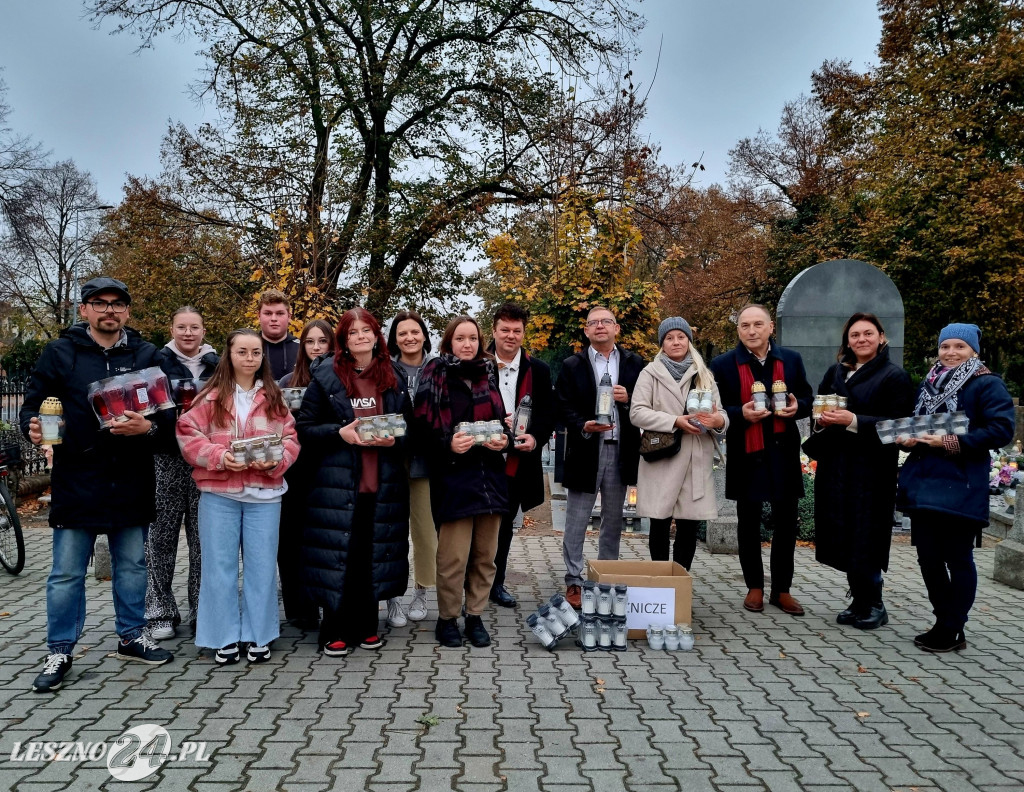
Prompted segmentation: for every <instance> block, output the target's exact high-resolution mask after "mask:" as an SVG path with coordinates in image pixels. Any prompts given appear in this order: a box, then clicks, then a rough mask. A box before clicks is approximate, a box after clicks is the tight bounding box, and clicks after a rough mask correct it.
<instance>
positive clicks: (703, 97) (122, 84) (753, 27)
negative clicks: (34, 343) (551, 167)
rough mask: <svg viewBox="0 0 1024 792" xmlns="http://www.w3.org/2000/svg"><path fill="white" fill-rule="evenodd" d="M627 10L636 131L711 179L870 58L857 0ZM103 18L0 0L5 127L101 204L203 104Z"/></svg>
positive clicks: (698, 1)
mask: <svg viewBox="0 0 1024 792" xmlns="http://www.w3.org/2000/svg"><path fill="white" fill-rule="evenodd" d="M640 10H641V11H642V12H643V14H644V16H645V17H646V18H647V20H648V24H647V28H646V30H645V31H644V33H643V34H642V36H641V39H640V45H641V47H642V49H643V54H642V56H641V57H640V59H639V61H638V62H637V63H636V64H635V66H634V73H635V77H634V82H635V83H636V84H637V85H638V86H641V88H642V90H641V94H643V93H646V90H647V88H648V87H649V88H650V95H649V98H648V107H649V114H648V119H647V122H646V124H645V130H646V132H647V133H648V134H649V136H650V139H651V141H652V142H655V143H660V144H661V145H662V160H663V161H664V162H666V163H669V164H678V163H685V164H689V163H691V162H693V161H694V160H696V159H697V158H698V157H700V156H701V154H702V153H703V163H704V165H705V167H706V168H707V170H706V171H705V173H704V174H702V176H701V182H700V183H701V184H704V185H707V184H711V183H714V182H720V183H724V182H725V180H726V173H727V166H728V151H729V149H730V148H732V147H733V146H734V145H735V144H736V142H737V141H738V140H740V139H741V138H743V137H747V136H751V135H753V134H755V133H756V132H757V130H758V128H759V127H763V128H766V129H772V130H774V129H775V127H776V126H777V124H778V119H779V114H780V111H781V109H782V106H783V104H785V103H786V102H787V101H790V100H792V99H795V98H796V97H797V96H799V95H800V94H801V93H809V91H810V75H811V72H812V71H813V70H814V69H816V68H818V67H819V66H820V65H821V64H822V62H823V61H825V60H831V59H837V58H838V59H843V60H849V61H851V62H852V63H853V65H854V67H856V68H858V69H861V70H863V69H864V68H866V67H867V66H868V65H869V64H871V63H873V62H874V58H875V48H876V46H877V44H878V38H879V33H880V30H881V24H880V22H879V20H878V15H877V11H876V8H875V4H874V3H873V2H870V0H770V2H769V1H768V0H646V1H645V2H643V3H642V5H641V6H640ZM109 29H110V25H107V26H105V27H104V28H103V29H100V30H97V29H94V28H93V27H92V26H91V24H90V23H89V22H88V21H87V20H86V19H85V18H84V17H83V13H82V6H81V3H80V1H79V0H0V67H3V73H2V77H3V80H4V82H6V84H7V88H8V91H7V102H8V104H10V105H11V106H12V109H13V113H12V115H11V118H10V122H11V125H12V126H13V127H14V129H15V130H16V131H17V132H19V133H22V134H29V135H32V136H33V137H34V138H36V139H37V140H39V141H41V142H42V143H43V145H44V146H45V147H46V148H47V149H49V150H50V151H52V153H53V156H54V157H55V158H56V159H69V158H70V159H73V160H74V161H75V162H76V164H77V165H78V166H79V167H80V168H82V169H84V170H88V171H89V172H91V173H92V175H93V176H94V178H95V179H96V181H97V184H98V186H99V194H100V199H101V201H102V202H103V203H117V202H119V201H120V199H121V196H122V193H121V186H122V184H123V183H124V179H125V174H129V173H130V174H134V175H140V176H141V175H148V176H156V175H158V174H159V172H160V160H159V156H160V141H161V139H162V137H163V134H164V132H165V131H166V129H167V124H168V122H169V121H184V122H185V123H186V124H189V125H195V124H197V123H199V122H201V121H202V120H204V119H205V120H211V119H212V118H213V113H214V110H213V109H212V108H209V107H207V108H205V109H204V108H201V107H199V106H197V105H196V103H195V102H194V101H193V99H192V97H191V94H190V93H189V90H188V85H189V83H190V82H191V81H192V80H193V79H194V78H195V76H196V74H197V71H198V69H199V68H200V66H201V61H200V59H198V58H197V57H196V56H195V55H194V50H195V49H196V46H195V45H194V44H190V43H188V42H184V43H183V42H179V41H178V40H176V39H175V38H174V37H172V36H164V37H162V38H159V39H157V41H156V45H155V48H154V49H150V50H145V51H142V52H138V53H137V52H135V50H136V48H137V47H138V40H137V39H135V38H133V37H132V36H130V35H125V34H121V35H110V33H109ZM659 46H660V47H661V55H660V63H658V60H657V58H658V49H659ZM656 67H657V76H655V68H656ZM652 81H653V85H652Z"/></svg>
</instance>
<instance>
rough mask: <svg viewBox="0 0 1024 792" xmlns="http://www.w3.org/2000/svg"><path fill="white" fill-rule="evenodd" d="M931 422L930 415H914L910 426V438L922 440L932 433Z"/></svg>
mask: <svg viewBox="0 0 1024 792" xmlns="http://www.w3.org/2000/svg"><path fill="white" fill-rule="evenodd" d="M932 428H933V422H932V417H931V416H930V415H915V416H914V417H913V419H912V423H911V426H910V431H911V436H912V437H915V438H918V439H920V438H922V437H924V436H925V435H930V434H931V433H932Z"/></svg>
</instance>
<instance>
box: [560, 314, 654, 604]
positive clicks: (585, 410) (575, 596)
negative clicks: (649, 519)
mask: <svg viewBox="0 0 1024 792" xmlns="http://www.w3.org/2000/svg"><path fill="white" fill-rule="evenodd" d="M584 332H585V333H586V336H587V340H588V341H589V342H590V345H589V346H587V347H585V348H584V349H583V350H582V351H580V352H578V353H576V354H575V355H573V356H572V357H570V358H567V359H566V361H565V362H564V363H563V364H562V370H561V371H560V372H559V374H558V382H557V383H556V385H555V393H556V396H557V398H558V408H559V411H560V415H561V419H562V423H563V424H564V425H565V429H566V451H565V475H564V480H563V482H562V483H563V484H564V485H565V489H566V510H565V534H564V536H563V538H562V559H563V560H564V561H565V584H566V592H565V598H566V600H567V601H568V602H569V603H570V604H571V605H572V606H573V607H574V608H579V607H580V595H581V586H582V584H583V577H582V575H583V540H584V539H585V538H586V535H587V525H589V524H590V515H591V512H592V511H593V509H594V502H595V501H596V500H597V493H598V491H600V493H601V532H600V539H599V543H598V558H599V559H602V560H606V559H612V560H614V559H617V558H618V557H619V539H620V537H621V536H622V506H623V501H624V500H625V498H626V487H627V486H629V485H630V484H636V476H637V467H638V466H639V464H640V430H639V429H637V428H636V427H634V426H633V424H632V423H630V421H629V400H630V397H631V396H632V394H633V388H634V387H635V386H636V380H637V377H639V376H640V372H641V371H642V370H643V367H644V361H643V358H641V357H640V356H639V355H637V354H636V353H634V352H630V351H629V350H627V349H624V348H623V347H621V346H619V345H617V344H616V343H615V339H616V337H617V336H618V334H619V325H618V322H617V321H616V319H615V314H613V313H612V312H611V311H610V310H609V309H608V308H605V307H603V306H602V307H597V308H591V309H590V313H589V314H587V324H586V329H585V330H584ZM605 373H607V374H608V375H609V376H610V378H611V381H612V385H613V386H614V389H613V398H614V402H615V412H614V414H613V418H614V421H613V423H611V424H599V423H597V422H596V421H595V420H594V418H595V415H596V410H595V406H596V401H597V388H598V384H599V383H600V381H601V378H602V377H603V376H604V374H605Z"/></svg>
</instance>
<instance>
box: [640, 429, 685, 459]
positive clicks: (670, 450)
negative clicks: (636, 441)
mask: <svg viewBox="0 0 1024 792" xmlns="http://www.w3.org/2000/svg"><path fill="white" fill-rule="evenodd" d="M682 444H683V430H682V429H676V430H675V431H674V432H653V431H648V430H647V429H645V430H644V431H643V433H642V434H641V435H640V456H642V457H643V458H644V461H646V462H657V461H658V460H659V459H668V458H669V457H673V456H675V455H676V454H678V453H679V449H680V447H681V446H682Z"/></svg>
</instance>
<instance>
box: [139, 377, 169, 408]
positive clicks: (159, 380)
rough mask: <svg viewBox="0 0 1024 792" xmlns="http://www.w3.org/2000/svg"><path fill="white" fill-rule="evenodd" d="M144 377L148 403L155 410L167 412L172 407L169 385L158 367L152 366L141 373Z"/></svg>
mask: <svg viewBox="0 0 1024 792" xmlns="http://www.w3.org/2000/svg"><path fill="white" fill-rule="evenodd" d="M142 373H143V374H145V375H146V389H147V390H148V391H149V403H150V404H152V405H153V409H155V410H169V409H171V408H172V407H174V400H173V399H172V398H171V383H170V382H169V381H168V379H167V375H166V374H164V373H163V371H161V370H160V367H159V366H153V367H152V368H148V369H146V370H145V371H143V372H142Z"/></svg>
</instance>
